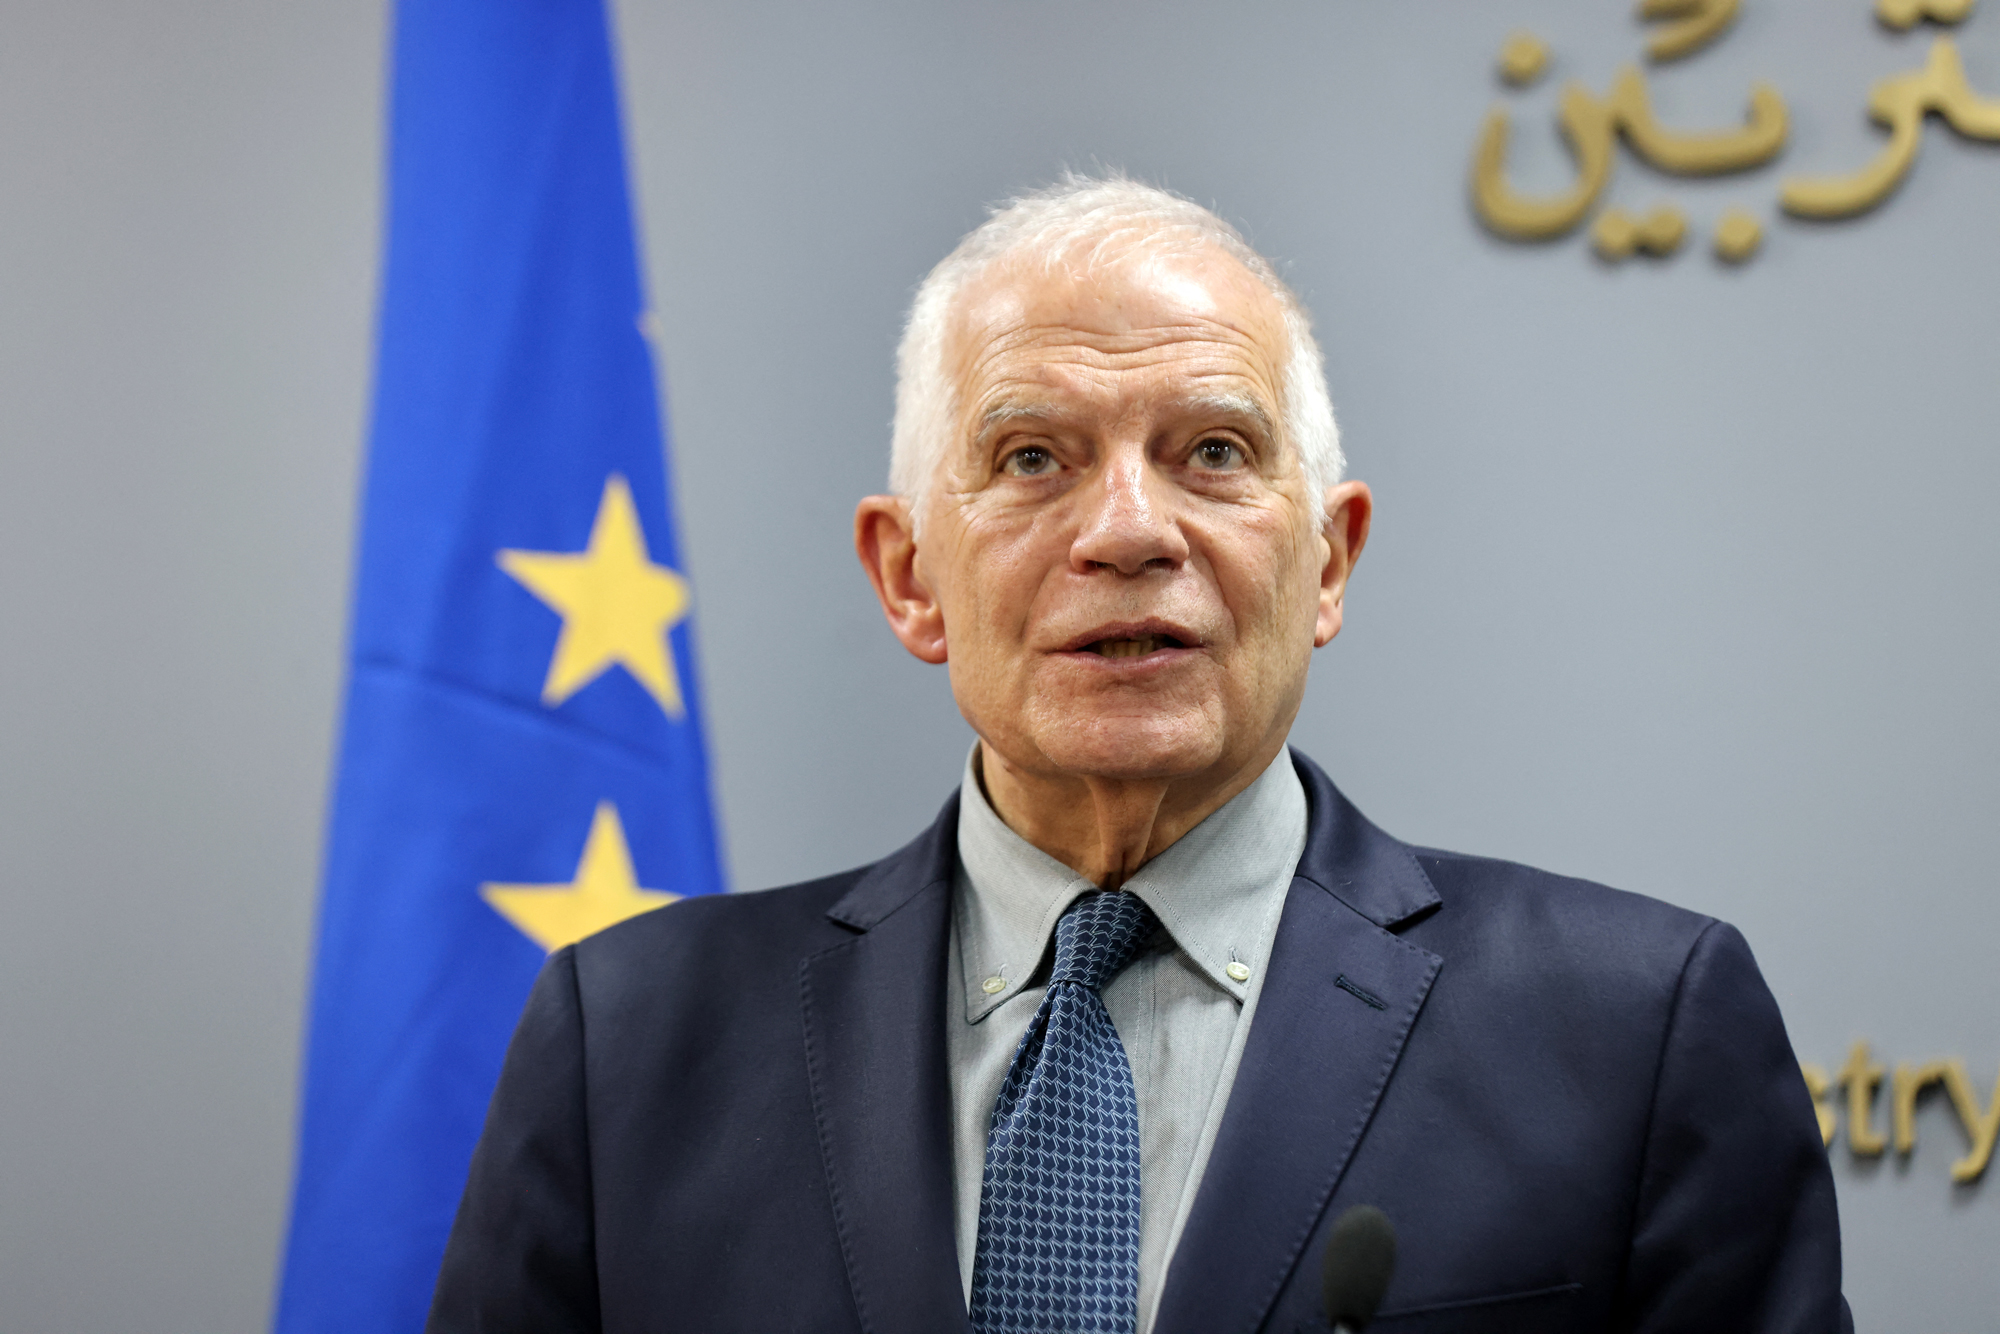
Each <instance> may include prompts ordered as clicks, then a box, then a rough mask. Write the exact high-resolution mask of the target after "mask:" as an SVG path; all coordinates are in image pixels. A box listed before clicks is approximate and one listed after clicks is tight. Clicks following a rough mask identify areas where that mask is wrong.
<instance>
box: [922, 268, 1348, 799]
mask: <svg viewBox="0 0 2000 1334" xmlns="http://www.w3.org/2000/svg"><path fill="white" fill-rule="evenodd" d="M1285 354H1286V340H1285V330H1284V323H1283V314H1282V312H1281V310H1280V308H1279V306H1278V303H1277V301H1276V300H1275V299H1274V298H1273V297H1272V296H1271V294H1270V293H1269V292H1268V291H1266V290H1265V289H1264V287H1263V286H1262V285H1261V284H1260V283H1259V282H1258V281H1257V280H1256V279H1255V277H1253V276H1252V275H1251V274H1250V273H1249V272H1248V271H1247V270H1245V269H1244V268H1243V267H1242V266H1241V265H1240V264H1238V263H1237V262H1236V261H1235V260H1234V259H1232V258H1230V257H1229V256H1227V255H1226V254H1224V253H1222V252H1221V251H1219V250H1216V249H1212V248H1207V247H1204V248H1202V249H1200V250H1197V251H1194V252H1191V253H1178V254H1174V253H1168V254H1148V253H1145V252H1143V251H1142V252H1139V253H1136V254H1131V255H1127V256H1126V257H1124V258H1123V259H1121V260H1119V261H1116V262H1113V263H1111V264H1109V265H1105V266H1100V267H1099V268H1097V269H1095V270H1094V271H1092V272H1089V273H1084V274H1075V273H1070V272H1067V271H1064V270H1063V269H1062V268H1061V266H1057V267H1056V270H1055V271H1053V272H1050V271H1048V270H1047V269H1046V268H1045V267H1044V266H1042V265H1039V264H1033V265H1030V264H1024V263H1008V262H1005V261H1003V262H1002V263H1001V264H1000V265H999V266H997V267H996V268H995V270H994V271H992V272H990V273H988V274H987V275H985V276H983V277H982V278H981V279H980V280H979V281H978V282H976V283H975V284H974V285H973V286H972V287H971V288H970V289H969V290H968V291H967V292H966V294H965V295H964V297H963V299H962V300H961V302H960V304H959V306H958V310H957V317H956V320H955V325H954V328H953V330H952V335H951V338H950V340H949V343H948V352H947V356H948V365H949V367H950V369H951V371H952V374H953V377H954V380H955V383H956V385H957V390H958V415H957V420H956V422H955V428H956V429H955V432H954V435H953V439H952V443H951V445H950V446H948V448H947V450H946V453H945V456H944V458H943V459H942V461H941V463H940V466H939V472H938V474H937V475H936V477H935V478H934V479H933V484H932V488H931V490H930V492H929V494H928V498H927V500H926V504H925V509H924V512H923V514H922V516H921V524H920V527H919V530H918V538H917V543H916V556H915V566H914V573H915V576H916V579H917V581H918V582H919V583H920V584H922V585H923V586H925V587H927V588H928V589H929V590H930V592H931V594H932V595H933V596H934V597H935V599H936V606H937V613H938V615H939V617H940V618H941V623H940V626H939V628H940V631H941V634H942V640H943V643H942V655H943V656H944V657H945V659H946V660H947V661H948V662H949V664H950V669H951V683H952V690H953V693H954V694H955V695H956V697H957V699H958V704H959V708H960V710H961V711H962V712H963V713H964V714H965V717H966V719H967V720H968V721H969V722H970V723H971V724H972V726H973V728H974V730H976V731H977V732H978V733H979V735H980V736H981V737H982V738H983V739H984V740H985V741H986V743H987V744H988V745H989V746H991V747H992V748H994V749H996V750H997V751H999V752H1000V755H1001V756H1002V757H1003V758H1004V759H1005V760H1006V761H1007V762H1008V763H1010V764H1012V765H1014V766H1015V767H1017V768H1019V769H1022V770H1026V771H1028V772H1031V773H1040V774H1049V775H1055V774H1067V775H1075V776H1097V777H1103V778H1123V779H1173V778H1179V777H1184V776H1191V775H1197V774H1201V773H1204V772H1225V773H1226V772H1234V771H1235V769H1236V768H1238V767H1240V766H1241V765H1243V764H1245V763H1248V762H1250V761H1251V760H1252V759H1254V758H1256V757H1258V756H1260V755H1271V754H1275V753H1276V750H1277V748H1278V747H1279V745H1281V744H1282V741H1283V738H1284V735H1285V733H1286V732H1287V731H1288V730H1289V729H1290V726H1291V722H1292V718H1293V716H1294V715H1295V714H1296V713H1297V711H1298V706H1299V701H1300V698H1301V696H1302V694H1303V691H1304V686H1305V678H1306V666H1307V661H1308V659H1309V657H1310V655H1311V652H1312V650H1313V648H1314V647H1315V646H1316V645H1317V644H1320V643H1324V642H1325V641H1326V640H1327V639H1330V638H1331V637H1332V635H1333V633H1334V632H1335V631H1336V630H1337V629H1338V628H1339V596H1340V588H1339V580H1340V579H1341V578H1344V576H1345V572H1346V565H1347V561H1348V560H1349V559H1350V558H1351V554H1352V553H1351V552H1346V551H1343V552H1342V554H1341V556H1340V558H1339V559H1338V560H1333V559H1330V558H1331V556H1332V554H1333V553H1332V552H1331V551H1330V547H1329V540H1328V530H1327V525H1326V521H1325V520H1326V510H1325V508H1324V505H1325V498H1324V497H1320V496H1315V495H1311V494H1309V493H1308V487H1307V485H1306V480H1305V474H1304V472H1303V470H1302V468H1301V466H1300V461H1299V459H1298V457H1297V454H1296V451H1295V450H1294V448H1293V447H1292V444H1291V443H1290V442H1289V441H1288V440H1287V439H1286V438H1285V436H1284V432H1283V427H1282V425H1281V422H1282V416H1281V411H1280V409H1281V404H1282V401H1283V399H1282V385H1283V379H1282V367H1283V365H1284V361H1285ZM1365 503H1366V502H1365V500H1364V502H1363V504H1364V506H1365ZM1361 522H1362V524H1363V525H1364V527H1363V529H1362V531H1364V532H1365V522H1366V517H1365V509H1364V512H1363V516H1362V519H1361ZM1353 545H1354V546H1355V547H1357V548H1358V542H1356V543H1354V544H1353ZM1332 565H1337V566H1338V567H1339V569H1338V571H1337V574H1334V573H1330V566H1332ZM905 642H906V643H908V642H910V641H909V639H908V637H907V636H906V637H905ZM926 656H928V655H926Z"/></svg>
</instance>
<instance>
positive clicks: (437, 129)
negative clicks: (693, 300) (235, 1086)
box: [276, 0, 722, 1334]
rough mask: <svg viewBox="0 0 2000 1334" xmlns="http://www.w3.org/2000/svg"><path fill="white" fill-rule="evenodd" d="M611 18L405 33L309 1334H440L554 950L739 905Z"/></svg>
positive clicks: (473, 12) (303, 1259)
mask: <svg viewBox="0 0 2000 1334" xmlns="http://www.w3.org/2000/svg"><path fill="white" fill-rule="evenodd" d="M646 321H647V316H646V307H645V303H644V298H643V295H642V291H641V283H640V277H639V268H638V262H637V256H636V251H635V247H634V241H633V234H632V210H631V201H630V198H629V195H628V192H627V187H626V178H625V163H624V147H623V143H622V138H621V134H620V129H619V121H618V104H617V91H616V87H615V81H614V75H613V61H612V54H611V47H610V37H609V32H608V28H607V24H606V19H605V14H604V10H603V5H602V0H401V3H400V4H399V5H398V7H397V12H396V17H395V45H394V74H393V80H392V89H391V131H390V137H389V218H388V237H387V251H386V276H385V280H384V286H383V297H382V310H381V330H380V338H381V342H380V352H379V364H378V369H377V380H376V400H375V415H374V421H373V424H372V440H371V445H370V455H369V464H368V476H367V482H366V486H365V493H364V498H363V519H362V524H361V539H360V540H361V546H360V560H359V573H358V576H357V587H356V593H355V599H354V613H353V614H354V621H353V627H352V635H351V652H352V664H351V677H350V681H349V686H348V696H347V703H346V714H345V732H344V736H343V739H342V744H341V750H340V758H339V772H338V777H337V780H336V795H335V799H334V805H333V815H332V823H331V829H330V833H329V843H328V850H327V858H326V867H325V883H324V889H323V898H322V905H321V918H320V934H319V957H318V965H317V974H316V978H315V982H314V987H313V994H312V1001H311V1009H312V1013H311V1020H310V1024H309V1034H308V1052H307V1057H306V1075H305V1082H304V1098H303V1108H302V1112H301V1129H300V1141H299V1151H298V1173H297V1187H296V1195H295V1199H294V1203H293V1213H292V1225H291V1234H290V1238H289V1242H288V1247H287V1253H286V1257H285V1263H284V1273H283V1277H282V1280H281V1282H280V1287H279V1295H278V1305H277V1316H276V1328H277V1330H278V1331H279V1334H335V1332H336V1331H337V1332H338V1334H354V1331H358V1330H366V1331H369V1334H398V1332H399V1331H416V1330H418V1329H420V1328H421V1327H422V1325H423V1320H424V1315H425V1311H426V1309H427V1306H428V1303H429V1299H430V1292H431V1287H432V1283H433V1281H434V1279H435V1277H436V1273H437V1267H438V1261H439V1258H440V1256H441V1255H442V1253H443V1248H444V1242H445V1236H446V1233H447V1232H448V1230H449V1228H450V1224H451V1219H452V1215H453V1212H454V1210H455V1208H456V1206H457V1203H458V1197H459V1193H460V1191H461V1190H462V1188H463V1185H464V1179H465V1171H466V1165H467V1162H468V1160H469V1158H470V1156H471V1153H472V1148H473V1145H474V1143H475V1141H476V1140H477V1138H478V1134H479V1129H480V1125H481V1122H482V1119H483V1118H484V1115H485V1110H486V1103H487V1099H488V1096H489V1095H490V1093H491V1091H492V1088H493V1085H494V1082H495V1079H496V1077H497V1076H498V1073H499V1069H500V1062H501V1058H502V1055H503V1053H504V1051H505V1048H506V1044H507V1039H508V1036H509V1034H510V1033H511V1031H512V1029H513V1025H514V1022H515V1020H516V1018H517V1017H518V1015H519V1013H520V1009H521V1004H522V1001H523V1000H524V999H525V997H526V995H527V992H528V989H529V986H530V984H531V983H532V982H533V980H534V977H535V974H536V972H537V970H538V969H539V968H540V967H541V965H542V962H543V960H544V959H545V958H546V957H547V954H548V952H549V951H550V950H552V949H555V948H558V947H560V946H561V945H562V944H564V943H567V942H568V941H570V940H573V939H576V938H578V937H579V936H581V935H584V934H587V933H588V932H589V931H591V930H595V929H598V928H600V927H602V926H605V925H609V924H610V923H612V922H615V921H617V920H620V919H621V918H623V917H626V916H630V915H631V914H632V913H634V912H637V911H643V910H645V909H646V908H649V907H653V906H657V905H658V904H660V903H664V902H666V901H668V899H669V897H670V896H680V895H688V894H703V893H710V892H713V891H716V890H719V889H721V888H722V873H721V867H720V864H719V861H718V857H717V849H716V839H715V832H714V821H713V816H712V814H711V809H710V802H709V792H708V777H707V762H706V758H705V755H704V750H703V743H702V734H701V727H700V722H699V720H700V716H701V715H700V696H699V692H698V691H697V689H696V682H695V676H694V658H693V653H692V646H691V644H690V642H689V638H688V633H689V626H688V621H687V619H686V618H687V613H688V587H687V584H686V582H685V581H684V580H683V578H682V577H681V574H680V559H679V554H678V551H677V549H676V546H675V543H674V535H673V531H672V528H671V526H670V524H669V515H670V513H671V505H670V501H669V495H668V482H667V475H666V452H665V440H664V438H663V436H662V431H661V425H660V411H659V402H658V398H657V395H656V390H655V385H654V378H653V363H652V354H651V350H650V348H649V347H648V345H647V340H646V337H645V325H646Z"/></svg>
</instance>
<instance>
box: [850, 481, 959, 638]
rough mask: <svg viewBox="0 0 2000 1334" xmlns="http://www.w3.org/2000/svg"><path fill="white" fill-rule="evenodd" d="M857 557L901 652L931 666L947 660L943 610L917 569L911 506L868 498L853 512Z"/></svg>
mask: <svg viewBox="0 0 2000 1334" xmlns="http://www.w3.org/2000/svg"><path fill="white" fill-rule="evenodd" d="M854 554H855V555H857V556H859V557H861V568H862V569H864V570H866V571H868V582H869V583H871V584H873V585H875V596H876V597H878V598H880V599H881V600H882V614H883V615H884V616H886V617H888V618H889V628H890V629H891V630H893V631H895V632H896V638H898V639H900V640H902V641H903V647H904V648H906V649H908V650H909V651H910V652H911V653H913V654H915V655H916V656H917V657H919V658H921V659H923V660H924V661H925V662H928V663H940V662H943V661H944V660H945V648H944V610H943V608H941V607H939V606H938V600H937V596H936V594H934V593H932V592H931V589H930V585H929V583H928V582H927V581H926V580H925V579H924V576H923V572H922V571H921V570H919V569H918V568H917V534H916V528H915V525H914V524H913V523H912V522H911V515H910V503H909V502H908V501H907V500H904V499H903V498H902V497H901V496H869V497H868V498H867V499H865V500H863V501H862V502H861V503H860V504H859V505H857V506H856V507H855V509H854Z"/></svg>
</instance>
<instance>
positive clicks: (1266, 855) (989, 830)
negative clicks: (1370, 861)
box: [954, 745, 1307, 1023]
mask: <svg viewBox="0 0 2000 1334" xmlns="http://www.w3.org/2000/svg"><path fill="white" fill-rule="evenodd" d="M978 755H979V748H978V746H977V745H974V747H973V749H972V752H971V754H969V755H968V756H967V757H966V761H965V777H964V780H963V782H962V784H961V785H960V788H959V801H958V858H959V868H960V875H959V877H958V881H959V893H958V894H956V895H955V896H954V897H955V900H956V903H955V907H954V911H955V912H956V913H957V918H958V921H957V925H958V940H959V950H960V964H961V969H960V971H961V973H962V974H963V976H964V979H965V1017H966V1021H967V1022H968V1023H977V1022H978V1021H979V1020H981V1019H983V1018H985V1017H986V1016H987V1015H988V1014H990V1013H992V1011H993V1010H994V1009H996V1008H997V1007H999V1006H1000V1005H1002V1004H1004V1003H1005V1002H1006V1001H1007V1000H1009V999H1010V998H1012V997H1013V996H1015V995H1017V994H1018V993H1019V992H1020V991H1021V989H1022V988H1023V987H1025V986H1026V985H1027V984H1028V982H1029V979H1030V977H1031V975H1032V974H1033V973H1034V972H1035V970H1036V968H1037V967H1038V966H1039V965H1040V963H1041V960H1042V956H1043V955H1044V954H1045V953H1046V952H1047V949H1048V943H1049V938H1050V937H1051V936H1052V935H1053V934H1054V932H1055V926H1056V919H1057V918H1059V917H1061V916H1062V914H1063V911H1064V910H1065V909H1067V908H1068V907H1069V905H1070V904H1071V903H1073V902H1075V900H1076V899H1077V897H1078V896H1079V895H1081V894H1086V893H1089V892H1090V891H1092V890H1094V889H1096V888H1097V886H1096V885H1094V884H1092V883H1091V882H1090V881H1088V880H1085V879H1084V878H1083V877H1081V876H1079V875H1077V874H1076V873H1075V872H1074V871H1072V870H1070V869H1069V867H1067V866H1064V865H1063V864H1062V863H1061V862H1059V861H1057V860H1056V859H1055V858H1053V857H1051V856H1049V855H1048V854H1047V853H1046V852H1043V851H1042V850H1041V849H1040V848H1037V847H1036V846H1034V845H1033V844H1032V843H1030V842H1028V841H1027V840H1026V839H1024V838H1022V837H1021V836H1020V835H1019V834H1017V833H1015V832H1014V831H1013V830H1012V829H1010V828H1008V827H1007V824H1006V822H1005V821H1003V820H1002V819H1001V818H1000V817H999V815H998V814H997V813H996V812H995V811H994V809H993V807H992V806H991V805H990V804H989V803H988V802H987V800H986V794H985V792H984V791H982V790H981V788H980V784H979V775H978V770H977V768H976V767H975V766H976V764H977V760H978ZM1306 818H1307V817H1306V793H1305V787H1304V785H1303V784H1301V783H1300V782H1299V776H1298V771H1297V770H1296V769H1294V768H1293V767H1292V759H1291V753H1290V752H1289V751H1280V752H1279V753H1278V756H1277V758H1276V759H1274V760H1273V761H1272V762H1271V765H1270V767H1269V768H1267V769H1265V771H1264V772H1263V773H1262V774H1260V775H1259V776H1258V777H1257V778H1256V780H1255V781H1253V782H1252V783H1251V784H1250V786H1249V787H1246V788H1244V789H1243V791H1241V792H1239V793H1237V794H1236V795H1235V796H1234V797H1232V798H1230V799H1229V800H1228V801H1227V802H1225V803H1224V804H1223V805H1222V806H1221V807H1220V808H1218V809H1217V810H1215V811H1214V812H1212V813H1211V814H1210V815H1209V816H1208V818H1207V819H1205V820H1203V821H1202V822H1201V823H1200V824H1198V825H1196V826H1195V827H1194V828H1193V829H1190V830H1189V831H1188V832H1187V833H1185V834H1183V835H1182V836H1181V838H1180V840H1179V841H1178V842H1176V843H1175V844H1174V845H1173V846H1172V847H1170V848H1168V849H1167V850H1166V851H1165V852H1163V853H1161V854H1160V855H1159V856H1157V857H1155V858H1154V859H1153V860H1152V861H1149V862H1147V863H1146V864H1145V865H1144V866H1142V867H1140V868H1139V870H1138V873H1137V874H1135V875H1134V876H1133V877H1132V878H1131V879H1130V880H1127V881H1126V882H1125V886H1124V887H1125V888H1126V889H1128V890H1130V891H1131V892H1132V893H1134V894H1137V895H1138V896H1139V897H1140V898H1142V899H1144V900H1145V902H1146V906H1147V907H1149V908H1151V909H1152V910H1153V912H1154V914H1155V915H1156V916H1158V918H1159V919H1160V922H1161V925H1163V926H1164V927H1165V928H1166V930H1167V932H1168V933H1169V934H1170V935H1171V936H1172V937H1173V942H1174V944H1175V945H1176V946H1178V947H1179V948H1180V949H1181V950H1182V951H1183V952H1184V953H1185V954H1186V955H1187V957H1188V958H1189V959H1190V960H1191V961H1192V962H1193V963H1194V965H1195V966H1196V967H1197V968H1199V969H1200V970H1201V972H1202V974H1203V976H1205V977H1207V978H1208V980H1209V981H1210V982H1212V983H1214V984H1215V985H1216V986H1218V987H1220V988H1222V990H1224V991H1226V992H1228V993H1229V994H1230V995H1231V996H1233V997H1235V998H1236V1000H1237V1001H1238V1002H1239V1003H1240V1002H1241V1001H1242V1000H1243V999H1244V997H1245V996H1247V995H1248V994H1249V990H1250V982H1251V979H1252V978H1253V977H1255V976H1256V972H1257V970H1258V969H1260V968H1262V967H1263V966H1264V962H1265V961H1264V959H1263V957H1261V956H1262V953H1263V951H1264V950H1265V949H1267V948H1268V942H1269V940H1270V938H1271V933H1270V932H1269V931H1268V930H1267V929H1266V928H1267V927H1268V925H1269V923H1270V922H1271V920H1272V917H1273V916H1274V915H1275V913H1276V912H1277V911H1278V909H1279V908H1280V907H1282V905H1283V903H1284V897H1285V892H1286V890H1287V889H1288V888H1289V887H1290V885H1291V880H1292V872H1293V871H1294V870H1295V869H1296V868H1297V866H1298V861H1299V856H1300V854H1301V853H1303V852H1304V851H1305V841H1306ZM1232 966H1233V971H1232ZM1239 974H1240V976H1239Z"/></svg>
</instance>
